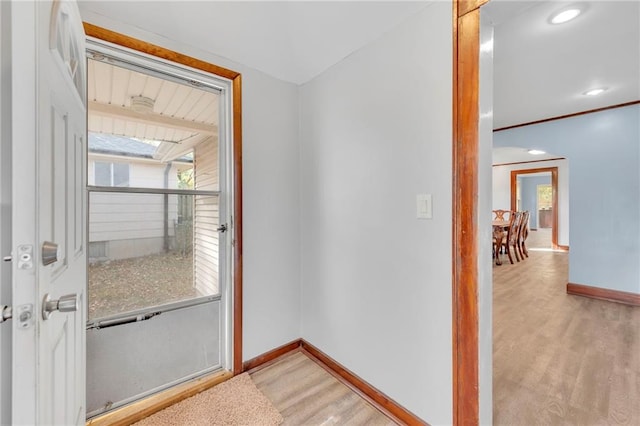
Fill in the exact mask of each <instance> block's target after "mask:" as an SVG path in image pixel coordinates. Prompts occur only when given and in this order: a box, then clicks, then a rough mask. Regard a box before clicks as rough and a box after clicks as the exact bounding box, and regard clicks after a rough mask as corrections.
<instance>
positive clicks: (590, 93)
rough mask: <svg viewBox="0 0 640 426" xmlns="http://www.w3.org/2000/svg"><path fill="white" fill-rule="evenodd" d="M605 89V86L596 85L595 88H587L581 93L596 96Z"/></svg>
mask: <svg viewBox="0 0 640 426" xmlns="http://www.w3.org/2000/svg"><path fill="white" fill-rule="evenodd" d="M605 90H607V88H606V87H598V88H597V89H591V90H587V91H586V92H584V93H583V95H585V96H597V95H599V94H600V93H602V92H604V91H605Z"/></svg>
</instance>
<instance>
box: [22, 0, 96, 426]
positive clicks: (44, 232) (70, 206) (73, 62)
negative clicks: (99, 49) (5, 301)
mask: <svg viewBox="0 0 640 426" xmlns="http://www.w3.org/2000/svg"><path fill="white" fill-rule="evenodd" d="M84 40H85V37H84V31H83V28H82V22H81V19H80V15H79V12H78V9H77V5H76V4H75V3H72V2H66V1H65V2H61V1H41V0H38V1H29V2H14V3H13V5H12V46H13V52H12V73H13V74H12V83H13V84H12V115H13V117H12V125H13V127H12V150H13V152H12V156H13V176H12V191H13V200H14V202H13V212H12V220H13V231H14V232H13V247H12V251H13V297H14V299H13V308H14V319H13V327H14V329H13V367H12V368H13V385H12V386H13V389H12V412H13V414H12V415H13V424H41V425H45V424H46V425H71V424H76V425H79V424H84V422H85V373H84V371H85V361H84V360H85V339H84V333H85V331H84V325H85V289H86V245H85V240H86V238H85V233H86V223H85V216H86V207H85V206H86V202H85V199H86V197H85V193H84V187H85V182H84V179H85V172H84V168H85V160H84V158H85V153H84V149H85V145H86V144H85V137H86V136H85V135H86V94H85V93H86V88H85V86H86V83H85V81H86V77H85V76H86V61H85V59H84V58H85V55H84V51H85V45H84ZM48 243H54V244H53V245H50V246H51V249H50V250H49V255H50V256H49V259H48V257H47V256H46V253H45V250H44V248H45V247H46V246H47V244H48ZM47 296H48V297H49V298H50V300H51V301H50V302H49V303H46V301H45V298H46V297H47ZM65 296H67V297H66V298H65ZM58 300H59V301H60V302H59V303H57V302H56V301H58ZM46 310H50V311H51V314H50V315H45V312H44V311H46Z"/></svg>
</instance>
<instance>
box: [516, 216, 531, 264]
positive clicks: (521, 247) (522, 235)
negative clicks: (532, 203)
mask: <svg viewBox="0 0 640 426" xmlns="http://www.w3.org/2000/svg"><path fill="white" fill-rule="evenodd" d="M528 236H529V211H528V210H527V211H525V212H523V213H522V221H521V223H520V232H519V235H518V251H519V252H520V257H521V258H522V259H524V257H525V256H526V257H529V251H528V250H527V246H526V244H525V243H526V241H527V237H528Z"/></svg>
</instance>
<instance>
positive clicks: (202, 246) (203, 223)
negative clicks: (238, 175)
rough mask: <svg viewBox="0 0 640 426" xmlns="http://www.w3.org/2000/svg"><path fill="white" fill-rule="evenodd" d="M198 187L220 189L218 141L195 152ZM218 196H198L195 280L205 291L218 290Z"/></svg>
mask: <svg viewBox="0 0 640 426" xmlns="http://www.w3.org/2000/svg"><path fill="white" fill-rule="evenodd" d="M194 161H195V188H196V189H200V190H206V191H217V190H218V188H219V179H218V144H217V141H215V140H214V139H209V140H207V141H205V142H204V143H201V144H200V145H198V146H197V147H196V149H195V153H194ZM219 219H220V215H219V198H218V197H211V196H204V195H197V196H196V197H195V213H194V228H193V229H194V251H193V253H194V256H193V261H194V279H195V285H196V289H198V291H200V292H202V293H203V294H217V293H218V290H219V288H218V253H219V251H218V232H217V227H218V224H219V221H220V220H219Z"/></svg>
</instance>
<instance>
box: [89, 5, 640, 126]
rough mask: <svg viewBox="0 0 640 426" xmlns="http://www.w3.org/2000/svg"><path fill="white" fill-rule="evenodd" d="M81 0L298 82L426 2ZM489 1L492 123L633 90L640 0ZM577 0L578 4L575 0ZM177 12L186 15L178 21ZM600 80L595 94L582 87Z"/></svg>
mask: <svg viewBox="0 0 640 426" xmlns="http://www.w3.org/2000/svg"><path fill="white" fill-rule="evenodd" d="M150 4H151V3H150V2H148V1H141V2H135V1H108V2H105V1H81V2H80V11H81V14H82V16H83V19H84V20H87V21H89V22H92V23H95V24H98V25H101V24H102V25H106V23H107V22H114V21H116V22H123V23H125V24H128V25H131V26H134V27H137V28H139V29H141V30H144V31H148V32H151V33H157V34H160V35H162V36H164V37H166V38H170V39H174V40H177V41H178V42H180V43H184V44H188V45H194V46H197V47H198V48H200V49H203V50H206V51H210V52H212V53H214V54H216V55H218V56H223V57H226V58H228V59H230V60H233V61H235V62H239V63H242V64H245V65H247V66H250V67H252V68H255V69H258V70H260V71H263V72H265V73H267V74H269V75H272V76H274V77H276V78H279V79H282V80H285V81H289V82H292V83H296V84H304V83H305V82H307V81H309V80H310V79H312V78H313V77H315V76H317V75H318V74H320V73H322V72H323V71H324V70H326V69H327V68H329V67H331V66H332V65H334V64H335V63H337V62H339V61H340V60H341V59H343V58H345V57H346V56H348V55H349V54H351V53H353V52H354V51H356V50H358V49H360V48H361V47H363V46H365V45H366V44H368V43H369V42H371V41H373V40H375V39H377V38H379V37H381V36H382V35H383V34H384V33H386V32H388V31H389V30H391V29H392V28H393V27H395V26H397V25H398V24H399V23H400V22H402V21H403V20H405V19H407V18H408V17H410V16H411V15H413V14H415V13H417V12H418V11H420V10H422V9H423V8H425V7H427V6H428V5H429V2H424V1H418V2H405V1H387V2H385V1H355V2H346V1H340V2H337V1H335V2H332V1H287V2H274V1H257V2H250V1H236V2H226V1H193V2H192V1H179V2H176V1H159V2H153V7H150ZM568 4H572V3H567V2H559V1H507V0H492V1H491V2H490V3H489V4H487V5H485V6H484V7H483V10H484V11H485V12H486V14H487V16H488V17H489V18H490V20H491V21H492V22H493V24H494V26H495V37H494V38H495V40H494V112H493V116H494V128H502V127H506V126H511V125H516V124H522V123H526V122H531V121H536V120H541V119H545V118H550V117H556V116H560V115H565V114H571V113H575V112H580V111H586V110H591V109H596V108H601V107H606V106H611V105H616V104H620V103H625V102H630V101H637V100H639V99H640V77H639V76H640V2H638V1H621V2H617V1H597V2H581V3H580V4H582V5H586V6H587V7H586V10H585V12H584V13H583V14H582V15H580V16H579V17H578V18H577V19H575V20H573V21H570V22H568V23H565V24H561V25H552V24H549V23H548V19H549V17H550V15H551V14H552V13H553V12H555V11H557V10H558V9H561V8H563V7H565V6H566V5H568ZM573 4H575V3H573ZM177 17H187V18H185V19H184V21H181V20H180V19H178V18H177ZM596 86H606V87H608V90H607V91H606V92H604V93H603V94H602V95H599V96H595V97H587V96H585V95H583V93H584V92H585V91H586V90H588V89H591V88H593V87H596Z"/></svg>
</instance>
